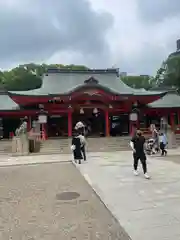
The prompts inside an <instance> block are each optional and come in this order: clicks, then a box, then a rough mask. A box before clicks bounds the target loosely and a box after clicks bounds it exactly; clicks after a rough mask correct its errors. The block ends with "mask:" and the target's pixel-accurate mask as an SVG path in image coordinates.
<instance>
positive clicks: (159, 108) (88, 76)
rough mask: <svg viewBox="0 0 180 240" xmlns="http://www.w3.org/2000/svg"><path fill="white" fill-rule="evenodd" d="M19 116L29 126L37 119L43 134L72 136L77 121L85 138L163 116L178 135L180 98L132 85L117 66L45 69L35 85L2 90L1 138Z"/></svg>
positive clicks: (144, 126) (146, 126) (127, 129)
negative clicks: (82, 123)
mask: <svg viewBox="0 0 180 240" xmlns="http://www.w3.org/2000/svg"><path fill="white" fill-rule="evenodd" d="M24 117H26V118H27V119H28V129H29V130H31V129H32V128H33V127H34V125H35V123H39V125H40V129H41V130H43V131H44V132H45V134H46V136H47V138H51V137H71V136H72V134H73V129H74V126H75V124H76V123H77V121H83V122H84V123H85V125H86V126H88V129H89V135H90V136H125V135H129V134H130V133H131V129H132V126H133V125H134V124H136V125H137V126H138V127H139V128H140V129H142V130H143V131H148V129H149V126H150V124H156V126H157V127H159V126H160V121H161V119H162V118H165V119H166V121H167V122H168V124H169V125H170V126H171V128H172V130H173V131H174V132H175V133H179V132H180V127H179V126H180V96H179V95H178V93H177V92H176V91H165V90H162V91H155V90H154V91H153V90H152V91H147V90H145V89H134V88H131V87H129V86H127V85H126V84H125V83H124V82H123V81H122V80H121V78H120V75H119V69H87V70H70V69H49V70H48V71H47V73H46V74H44V76H43V79H42V85H41V87H40V88H38V89H34V90H29V91H5V90H1V92H0V134H1V138H9V136H10V133H14V132H15V130H16V128H17V127H18V126H19V125H20V122H21V120H22V118H24Z"/></svg>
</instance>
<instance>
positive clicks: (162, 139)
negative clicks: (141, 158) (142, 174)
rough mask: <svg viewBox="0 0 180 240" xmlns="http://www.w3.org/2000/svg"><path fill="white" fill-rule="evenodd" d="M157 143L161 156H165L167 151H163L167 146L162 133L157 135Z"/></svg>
mask: <svg viewBox="0 0 180 240" xmlns="http://www.w3.org/2000/svg"><path fill="white" fill-rule="evenodd" d="M159 142H160V149H161V151H162V152H161V156H164V154H165V156H166V155H167V150H166V149H165V147H166V145H167V138H166V135H165V134H164V133H161V134H160V135H159Z"/></svg>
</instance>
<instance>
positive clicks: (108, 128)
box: [105, 109, 110, 137]
mask: <svg viewBox="0 0 180 240" xmlns="http://www.w3.org/2000/svg"><path fill="white" fill-rule="evenodd" d="M105 124H106V137H109V136H110V126H109V111H108V109H106V110H105Z"/></svg>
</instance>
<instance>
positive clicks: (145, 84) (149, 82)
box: [121, 75, 154, 90]
mask: <svg viewBox="0 0 180 240" xmlns="http://www.w3.org/2000/svg"><path fill="white" fill-rule="evenodd" d="M121 80H122V81H123V82H124V83H125V84H127V85H128V86H130V87H133V88H144V89H146V90H148V89H150V88H152V87H153V84H154V78H153V77H151V76H148V75H144V76H143V75H142V76H124V77H121Z"/></svg>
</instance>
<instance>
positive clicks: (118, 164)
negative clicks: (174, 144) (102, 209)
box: [78, 150, 180, 240]
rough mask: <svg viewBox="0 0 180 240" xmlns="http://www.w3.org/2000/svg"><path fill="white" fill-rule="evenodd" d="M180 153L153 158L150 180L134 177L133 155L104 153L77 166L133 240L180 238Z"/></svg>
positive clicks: (141, 176) (175, 152)
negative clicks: (132, 167)
mask: <svg viewBox="0 0 180 240" xmlns="http://www.w3.org/2000/svg"><path fill="white" fill-rule="evenodd" d="M179 163H180V152H179V151H176V150H174V151H169V156H167V158H162V157H152V158H151V157H150V158H149V160H148V167H149V172H150V174H151V176H152V179H151V180H146V179H144V176H143V174H140V176H138V177H135V176H133V174H132V170H131V166H132V157H131V153H130V152H121V153H101V154H97V155H94V156H91V157H90V158H89V162H88V164H84V165H81V166H78V168H79V169H80V171H81V173H82V174H83V175H84V177H85V178H86V179H87V181H88V182H89V183H90V184H91V185H92V187H93V188H94V189H95V191H96V192H97V193H98V194H99V195H100V197H101V199H102V200H103V201H104V203H105V204H106V205H107V206H108V208H109V209H110V210H111V211H112V212H113V214H114V215H115V216H116V218H117V219H118V220H119V222H120V223H121V225H122V226H123V227H124V228H125V230H126V231H127V232H128V234H129V235H130V236H131V238H132V240H141V239H146V240H153V239H154V240H170V239H173V240H179V239H180V228H179V226H180V207H179V202H180V164H179Z"/></svg>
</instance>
